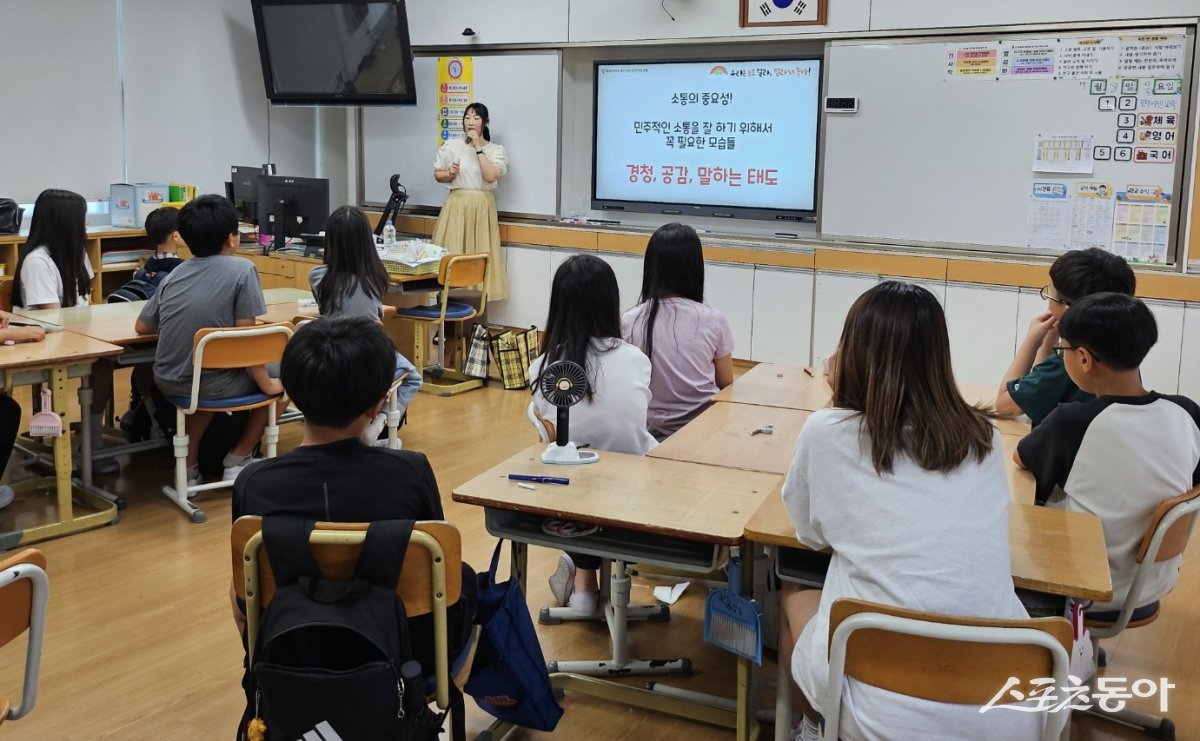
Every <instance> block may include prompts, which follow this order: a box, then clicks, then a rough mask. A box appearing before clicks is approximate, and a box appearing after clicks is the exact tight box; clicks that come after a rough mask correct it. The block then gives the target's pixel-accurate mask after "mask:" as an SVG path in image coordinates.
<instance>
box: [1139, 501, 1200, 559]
mask: <svg viewBox="0 0 1200 741" xmlns="http://www.w3.org/2000/svg"><path fill="white" fill-rule="evenodd" d="M1197 497H1200V486H1197V487H1196V488H1194V489H1192V490H1191V491H1189V492H1187V493H1186V494H1180V495H1179V496H1177V497H1172V498H1171V499H1164V500H1163V501H1161V502H1159V504H1158V507H1156V508H1155V510H1154V514H1153V515H1151V516H1150V522H1149V524H1147V525H1146V534H1145V535H1143V536H1142V545H1141V547H1139V548H1138V552H1137V562H1138V563H1142V561H1144V560H1145V559H1146V556H1147V555H1148V554H1149V553H1150V549H1151V547H1152V545H1153V542H1154V535H1155V533H1157V532H1158V531H1159V529H1160V528H1161V529H1162V531H1163V534H1162V537H1161V538H1160V539H1159V542H1158V550H1157V551H1156V552H1155V553H1154V555H1153V557H1152V561H1153V562H1155V563H1157V562H1159V561H1169V560H1171V559H1172V558H1175V557H1176V556H1178V555H1180V554H1182V553H1183V550H1184V549H1185V548H1186V547H1187V544H1188V540H1189V539H1190V538H1191V536H1192V528H1193V527H1195V524H1196V510H1197V509H1198V508H1200V505H1198V506H1194V507H1183V508H1181V509H1180V510H1178V511H1176V512H1174V515H1173V516H1172V517H1171V518H1170V519H1169V520H1168V519H1167V516H1168V515H1169V514H1172V512H1173V511H1174V510H1175V508H1176V507H1179V506H1180V505H1186V504H1187V503H1188V502H1193V501H1195V500H1196V498H1197Z"/></svg>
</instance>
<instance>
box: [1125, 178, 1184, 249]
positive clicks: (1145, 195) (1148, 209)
mask: <svg viewBox="0 0 1200 741" xmlns="http://www.w3.org/2000/svg"><path fill="white" fill-rule="evenodd" d="M1170 225H1171V194H1170V193H1164V192H1163V189H1162V188H1160V187H1159V186H1157V185H1134V184H1130V185H1127V186H1125V190H1123V191H1119V192H1118V193H1117V203H1116V211H1115V214H1114V216H1113V238H1112V251H1113V252H1114V253H1115V254H1118V255H1120V256H1121V257H1124V258H1125V259H1126V260H1129V261H1130V262H1148V263H1162V262H1166V260H1167V241H1168V238H1169V234H1170V231H1171V226H1170Z"/></svg>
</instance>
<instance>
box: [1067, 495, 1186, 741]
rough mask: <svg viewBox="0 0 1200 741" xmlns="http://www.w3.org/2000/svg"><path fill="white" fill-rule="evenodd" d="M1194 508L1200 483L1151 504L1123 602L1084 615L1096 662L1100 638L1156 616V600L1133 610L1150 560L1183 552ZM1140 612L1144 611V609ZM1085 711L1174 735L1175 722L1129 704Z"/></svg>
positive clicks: (1164, 735) (1149, 731)
mask: <svg viewBox="0 0 1200 741" xmlns="http://www.w3.org/2000/svg"><path fill="white" fill-rule="evenodd" d="M1198 510H1200V486H1198V487H1196V488H1194V489H1192V490H1191V491H1189V492H1187V493H1186V494H1180V495H1179V496H1177V497H1173V498H1171V499H1166V500H1163V501H1162V502H1160V503H1159V505H1158V507H1157V508H1155V510H1154V514H1153V515H1151V516H1150V522H1149V523H1148V524H1147V525H1146V533H1145V534H1144V535H1143V536H1142V544H1141V546H1140V547H1139V548H1138V552H1137V556H1136V560H1137V564H1138V567H1137V571H1135V572H1134V575H1133V583H1132V584H1130V585H1129V592H1128V593H1126V595H1125V602H1124V604H1123V605H1122V606H1121V609H1120V611H1119V613H1118V615H1117V618H1116V619H1115V620H1097V619H1096V618H1095V617H1092V616H1088V619H1087V626H1088V631H1089V632H1090V633H1091V636H1092V655H1093V656H1095V657H1096V659H1097V663H1098V664H1099V665H1100V666H1104V664H1105V663H1106V662H1105V660H1104V651H1103V649H1101V648H1100V641H1101V639H1104V638H1115V637H1116V636H1118V635H1120V634H1121V633H1122V632H1123V631H1124V630H1125V629H1126V628H1140V627H1142V626H1143V625H1149V624H1150V623H1152V622H1154V621H1155V620H1157V619H1158V615H1159V612H1160V611H1159V609H1158V603H1157V602H1154V603H1152V605H1153V610H1152V611H1151V612H1150V613H1149V614H1142V615H1139V616H1137V618H1136V619H1135V618H1134V611H1135V610H1137V609H1138V608H1139V607H1142V605H1141V604H1140V603H1141V600H1142V590H1143V588H1144V587H1145V585H1146V579H1148V578H1149V576H1150V572H1151V570H1152V569H1153V568H1154V564H1156V563H1162V562H1163V561H1170V560H1171V559H1173V558H1175V557H1176V556H1181V555H1183V551H1184V549H1185V548H1187V544H1188V541H1189V540H1190V539H1191V537H1192V530H1194V529H1195V527H1196V512H1197V511H1198ZM1141 612H1145V610H1142V611H1141ZM1096 682H1097V677H1096V676H1095V675H1093V676H1092V679H1091V685H1092V687H1091V689H1092V692H1093V694H1094V693H1095V691H1096ZM1087 712H1088V713H1089V714H1091V715H1095V716H1098V717H1101V718H1108V719H1110V720H1115V721H1118V722H1121V723H1125V724H1127V725H1131V726H1134V727H1135V728H1138V729H1140V730H1142V731H1143V732H1144V733H1146V734H1148V735H1151V736H1153V737H1155V738H1167V739H1173V738H1175V724H1174V723H1173V722H1172V721H1171V720H1170V719H1169V718H1164V717H1160V716H1156V715H1150V714H1148V713H1142V712H1138V711H1136V710H1133V709H1131V708H1129V707H1125V708H1122V709H1121V710H1118V711H1116V712H1107V711H1105V710H1103V709H1101V708H1100V706H1099V705H1096V706H1094V707H1093V708H1092V709H1091V710H1089V711H1087Z"/></svg>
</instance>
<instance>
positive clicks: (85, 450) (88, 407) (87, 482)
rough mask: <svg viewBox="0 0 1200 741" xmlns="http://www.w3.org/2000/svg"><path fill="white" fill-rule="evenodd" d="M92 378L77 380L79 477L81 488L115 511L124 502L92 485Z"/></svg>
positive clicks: (120, 507)
mask: <svg viewBox="0 0 1200 741" xmlns="http://www.w3.org/2000/svg"><path fill="white" fill-rule="evenodd" d="M91 414H92V378H91V375H90V374H89V375H86V376H84V377H83V378H81V379H79V418H80V422H79V457H80V458H81V460H80V461H79V477H80V479H82V482H83V488H85V489H87V490H88V491H90V492H91V493H93V494H95V495H96V496H98V497H100V498H101V499H103V500H104V501H106V502H112V503H113V504H115V505H117V509H125V500H124V499H122V498H121V497H118V496H116V495H115V494H112V493H110V492H108V491H107V490H105V489H101V488H100V487H98V486H96V485H95V484H94V483H92V442H93V441H92V425H91Z"/></svg>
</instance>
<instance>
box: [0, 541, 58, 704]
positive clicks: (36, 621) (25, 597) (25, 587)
mask: <svg viewBox="0 0 1200 741" xmlns="http://www.w3.org/2000/svg"><path fill="white" fill-rule="evenodd" d="M49 594H50V581H49V579H48V578H47V576H46V556H45V555H43V554H42V552H41V551H39V550H37V549H35V548H26V549H25V550H23V551H21V552H20V553H17V554H15V555H12V556H9V557H8V558H6V559H4V560H3V561H0V646H5V645H8V643H10V642H11V641H12V640H13V639H15V638H16V637H17V636H19V635H21V634H22V633H24V632H25V631H26V630H28V631H29V643H28V645H27V648H26V649H25V681H24V684H23V686H22V689H21V704H19V705H16V706H13V705H12V704H11V702H10V700H9V698H8V697H6V696H4V695H0V723H3V722H4V721H5V720H17V719H19V718H22V717H24V716H25V715H28V714H29V711H31V710H33V706H34V705H36V704H37V687H38V675H39V672H40V668H41V662H42V637H43V636H44V635H45V632H46V599H47V598H48V597H49Z"/></svg>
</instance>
